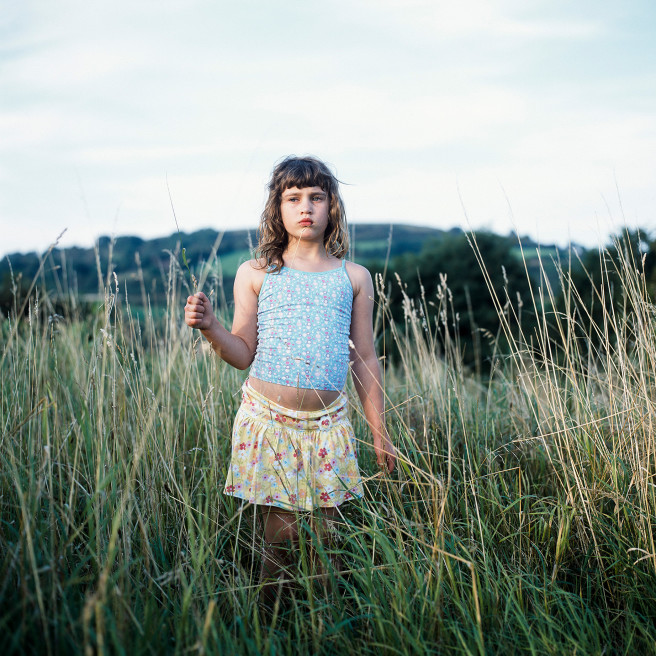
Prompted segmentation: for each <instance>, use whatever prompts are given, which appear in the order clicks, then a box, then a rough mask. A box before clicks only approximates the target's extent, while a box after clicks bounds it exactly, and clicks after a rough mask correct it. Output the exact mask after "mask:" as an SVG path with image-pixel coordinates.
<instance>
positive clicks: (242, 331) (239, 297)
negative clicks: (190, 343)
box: [185, 262, 264, 369]
mask: <svg viewBox="0 0 656 656" xmlns="http://www.w3.org/2000/svg"><path fill="white" fill-rule="evenodd" d="M260 274H261V275H260ZM263 278H264V274H263V272H261V271H259V270H257V269H255V268H254V267H253V266H252V262H245V263H244V264H242V265H241V266H240V267H239V269H238V270H237V275H236V276H235V285H234V297H235V315H234V318H233V321H232V330H231V331H230V332H228V331H227V330H226V329H225V328H224V327H223V326H222V325H221V324H220V323H219V320H218V319H217V318H216V317H215V316H214V312H212V306H211V304H210V300H209V298H207V296H206V295H205V294H203V292H197V293H196V294H194V295H193V296H189V298H187V304H186V305H185V322H186V324H187V325H188V326H191V327H192V328H197V329H198V330H200V331H201V333H202V334H203V337H205V339H206V340H207V341H208V342H209V343H210V344H211V345H212V348H213V349H214V350H215V351H216V353H217V355H218V356H219V357H220V358H221V359H223V360H225V361H226V362H227V363H228V364H230V365H232V366H233V367H236V368H237V369H246V368H247V367H249V366H250V364H251V362H253V358H254V357H255V349H256V348H257V295H258V293H259V288H260V286H261V285H262V279H263ZM258 283H259V284H258Z"/></svg>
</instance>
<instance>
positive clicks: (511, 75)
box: [0, 0, 656, 256]
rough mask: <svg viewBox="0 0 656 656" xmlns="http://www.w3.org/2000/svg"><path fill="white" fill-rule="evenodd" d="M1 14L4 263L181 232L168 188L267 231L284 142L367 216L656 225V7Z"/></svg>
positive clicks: (253, 3)
mask: <svg viewBox="0 0 656 656" xmlns="http://www.w3.org/2000/svg"><path fill="white" fill-rule="evenodd" d="M0 4H1V5H2V11H1V12H0V256H2V255H4V254H6V253H10V252H16V251H22V252H26V251H32V250H44V249H46V248H47V247H48V246H49V245H50V244H51V243H53V242H54V241H55V240H56V239H57V237H58V236H59V235H60V233H62V231H64V230H66V232H65V234H64V235H63V237H61V239H60V242H59V243H60V245H62V246H70V245H79V246H90V245H92V244H93V242H94V240H95V239H96V238H97V237H98V236H100V235H116V236H120V235H138V236H141V237H144V238H151V237H156V236H163V235H168V234H171V233H173V232H174V231H175V230H176V225H175V221H174V218H173V213H172V210H171V202H170V199H169V191H170V195H171V199H172V201H173V206H174V208H175V214H176V216H177V219H178V224H179V227H180V230H182V231H184V232H190V231H193V230H197V229H200V228H205V227H211V228H214V229H217V230H229V229H233V228H245V227H255V226H256V225H257V223H258V219H259V215H260V213H261V210H262V207H263V202H264V198H265V186H266V182H267V180H268V177H269V174H270V172H271V169H272V167H273V165H274V163H275V162H276V161H277V160H279V159H280V158H282V157H283V156H285V155H288V154H292V153H293V154H297V155H305V154H312V155H315V156H318V157H320V158H321V159H323V160H324V161H326V162H328V163H330V164H331V165H332V168H333V170H334V171H335V172H336V174H337V176H338V178H339V179H340V180H341V181H342V182H343V183H344V184H343V186H342V194H343V198H344V201H345V204H346V209H347V216H348V218H349V221H350V222H352V223H355V224H357V223H358V222H382V221H396V222H402V223H408V224H414V225H427V226H433V227H437V228H451V227H454V226H459V227H461V228H463V229H490V230H493V231H495V232H498V233H501V234H506V233H508V232H509V231H511V230H516V231H518V232H519V233H520V234H526V235H529V236H530V237H532V238H534V239H537V240H538V241H540V242H541V243H545V244H547V243H552V242H556V243H559V244H563V245H564V244H566V243H568V242H570V241H573V242H577V243H581V244H584V245H587V246H593V245H596V244H598V243H600V242H601V243H603V242H605V241H606V239H607V238H608V235H609V234H611V233H613V232H616V231H617V230H620V229H621V228H622V227H624V226H627V225H628V226H630V227H634V226H640V227H641V228H643V229H646V230H648V231H650V230H656V202H655V201H656V198H655V196H656V185H655V182H656V3H654V2H653V0H625V1H623V2H621V3H620V2H616V1H613V2H608V1H606V0H594V1H589V0H577V2H571V0H545V1H542V0H534V1H532V0H459V1H458V2H453V0H448V1H446V0H445V1H443V0H322V1H321V2H315V1H313V0H230V1H224V0H174V1H167V0H157V1H153V0H139V2H135V1H134V0H112V1H111V2H107V1H105V0H95V1H94V2H85V1H83V0H77V1H73V0H58V1H57V2H52V1H51V0H0ZM167 186H168V189H167Z"/></svg>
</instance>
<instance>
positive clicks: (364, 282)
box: [348, 263, 396, 472]
mask: <svg viewBox="0 0 656 656" xmlns="http://www.w3.org/2000/svg"><path fill="white" fill-rule="evenodd" d="M348 271H349V273H350V275H351V281H352V283H353V291H354V296H353V310H352V313H351V361H352V362H353V365H352V369H351V374H352V377H353V382H354V384H355V389H356V391H357V393H358V396H359V397H360V403H362V409H363V410H364V416H365V417H366V419H367V423H368V424H369V429H370V430H371V433H372V435H373V438H374V450H375V451H376V460H377V461H378V465H379V466H381V467H386V468H387V471H390V472H391V471H392V470H393V469H394V465H395V462H396V451H395V449H394V446H393V445H392V442H391V440H390V439H389V436H388V434H387V429H386V428H385V414H384V413H385V397H384V393H383V383H382V379H381V375H380V367H379V365H378V358H377V357H376V350H375V348H374V330H373V309H374V286H373V283H372V281H371V275H370V274H369V271H367V269H365V268H364V267H362V266H359V265H357V264H353V263H349V264H348Z"/></svg>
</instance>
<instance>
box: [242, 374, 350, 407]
mask: <svg viewBox="0 0 656 656" xmlns="http://www.w3.org/2000/svg"><path fill="white" fill-rule="evenodd" d="M248 384H249V385H250V386H251V387H252V388H253V389H254V390H255V391H256V392H259V393H260V394H263V395H264V396H266V397H267V399H270V400H271V401H273V402H274V403H278V404H279V405H281V406H283V407H285V408H289V409H290V410H303V411H306V412H308V411H312V410H321V409H323V408H326V407H327V406H329V405H330V404H331V403H332V402H333V401H335V399H337V397H338V396H339V394H340V393H339V392H333V391H331V390H317V389H306V388H303V387H289V386H287V385H279V384H278V383H268V382H266V381H264V380H260V379H259V378H253V377H252V376H251V377H249V379H248Z"/></svg>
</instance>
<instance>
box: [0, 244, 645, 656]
mask: <svg viewBox="0 0 656 656" xmlns="http://www.w3.org/2000/svg"><path fill="white" fill-rule="evenodd" d="M473 248H474V249H475V250H476V243H475V241H474V243H473ZM620 253H621V251H620ZM478 256H479V259H480V265H481V266H482V268H483V269H484V270H485V258H484V254H482V255H481V253H480V252H479V253H478ZM615 266H617V268H618V270H617V271H614V272H612V273H613V276H614V279H615V280H619V283H614V284H620V285H621V290H620V294H619V298H621V299H622V303H620V304H619V305H617V306H616V305H609V304H606V303H604V302H603V301H604V298H603V296H604V294H605V293H606V291H605V289H606V287H605V286H604V285H603V284H602V285H601V286H600V287H599V290H598V294H599V297H598V301H599V304H600V305H601V307H602V308H603V311H602V312H601V314H600V315H599V316H600V317H601V319H598V318H595V319H593V315H592V314H591V313H590V311H589V310H588V307H587V306H588V302H587V300H586V301H585V302H584V298H583V295H582V294H581V292H580V290H577V289H576V288H575V287H574V285H573V284H572V282H571V278H570V277H569V275H568V273H567V270H565V271H564V272H563V273H562V274H561V276H560V279H559V280H558V283H557V286H555V287H554V288H553V289H552V288H551V286H550V284H549V282H548V281H546V279H545V283H544V284H543V286H541V287H537V286H535V285H534V286H533V289H532V293H533V307H532V308H528V307H526V306H525V307H523V308H519V307H517V304H516V303H515V302H514V300H513V298H512V297H511V296H508V297H505V296H500V297H497V296H496V295H495V292H494V288H493V286H492V285H490V293H491V294H492V295H493V300H494V302H495V305H496V307H497V311H498V314H499V318H500V325H501V329H500V332H499V334H496V335H493V334H486V335H484V336H483V337H484V338H485V339H486V340H488V341H489V342H491V343H492V344H493V345H497V348H496V350H494V355H493V357H492V362H491V368H490V370H489V373H487V372H486V374H485V376H482V375H478V376H477V375H476V374H474V373H473V369H472V368H471V367H466V366H464V364H463V362H462V358H461V353H462V348H461V345H460V343H459V340H458V338H457V336H456V335H457V330H456V326H457V323H458V320H459V317H457V316H455V313H454V312H453V311H452V299H451V296H450V291H449V289H448V287H447V284H446V281H443V283H442V285H441V286H440V287H439V289H438V292H437V294H436V295H435V296H434V297H433V298H421V297H420V298H417V299H411V298H408V297H407V295H405V296H404V297H403V304H404V310H405V312H404V316H405V320H404V322H403V323H402V324H400V323H398V322H397V323H396V324H393V323H392V322H391V315H392V308H390V305H389V299H388V286H387V283H383V282H382V281H381V279H380V278H379V279H378V280H377V298H376V303H377V305H376V308H377V310H376V332H377V334H378V335H380V336H381V337H380V339H381V340H382V339H383V336H385V337H384V338H385V339H392V340H394V343H395V344H394V346H395V349H394V351H395V353H397V355H396V357H395V358H394V361H391V358H390V361H389V362H388V361H387V360H386V359H384V360H382V365H383V368H384V386H385V392H386V395H387V398H388V402H387V422H388V429H389V431H390V433H391V435H392V436H393V439H394V442H395V444H396V445H397V448H398V451H399V463H398V467H397V470H396V471H395V472H394V473H393V474H391V475H383V474H381V473H380V472H379V471H378V470H377V467H376V466H375V459H374V457H373V449H372V448H371V447H370V446H369V445H368V441H369V438H368V433H367V429H366V424H365V422H364V420H363V418H362V416H361V413H360V410H359V405H358V404H357V401H356V400H355V399H356V397H355V395H352V399H353V403H352V408H351V413H352V421H353V423H354V427H355V430H356V435H357V437H358V439H359V440H361V442H362V445H361V448H360V454H359V455H360V462H361V468H362V471H363V475H364V476H365V478H366V494H365V497H364V498H363V499H362V500H360V501H355V502H351V503H349V504H348V507H345V508H344V512H343V516H342V518H341V522H340V525H339V527H338V529H337V534H336V535H335V536H334V540H333V542H332V543H331V545H330V546H329V547H323V546H322V545H321V544H319V543H318V542H317V538H316V535H315V534H314V533H313V530H312V525H311V523H310V522H307V521H304V524H303V527H304V528H303V531H302V536H301V543H300V545H299V551H298V562H299V574H298V577H297V581H296V585H295V589H294V591H293V592H292V593H291V594H290V595H289V597H288V598H287V599H285V603H281V604H278V605H276V606H275V607H274V608H273V609H272V610H263V608H262V605H261V603H260V601H259V595H258V593H259V586H258V573H259V565H258V562H259V556H258V552H259V550H260V548H261V538H260V534H259V531H258V530H257V525H256V520H255V515H254V512H253V508H252V507H249V506H248V505H241V504H240V503H239V502H238V501H237V500H236V499H234V498H231V497H227V496H225V495H223V493H222V488H223V484H224V481H225V476H226V470H227V463H228V458H229V452H230V431H231V423H232V418H233V416H234V413H235V411H236V409H237V407H238V404H239V401H240V395H239V388H240V385H241V383H242V381H243V378H244V375H245V374H244V373H243V372H238V371H235V370H232V369H231V368H230V367H228V366H227V365H225V364H224V363H222V362H221V361H219V360H218V359H217V358H216V356H215V355H214V354H213V353H211V352H208V350H207V349H206V348H205V347H204V346H203V344H202V342H201V341H200V340H199V336H198V334H197V333H194V332H193V331H191V330H190V329H188V328H187V327H186V326H185V325H184V323H183V313H182V307H183V305H184V300H183V299H184V298H185V296H186V295H187V293H188V290H189V288H190V285H191V282H190V281H189V279H188V274H187V272H186V271H184V270H183V269H181V268H180V267H179V265H178V264H177V262H176V260H175V259H174V258H172V259H171V264H170V269H169V272H168V290H167V298H166V308H165V311H159V312H158V311H156V310H155V309H154V308H150V307H148V304H147V301H146V303H145V304H141V307H140V310H139V311H137V310H136V308H134V309H133V308H132V307H131V305H130V303H131V302H132V301H133V299H130V298H128V297H126V295H125V290H124V289H122V288H121V287H120V285H119V282H118V279H117V278H115V276H113V275H112V274H111V271H109V272H108V271H104V272H102V281H101V282H102V288H103V290H104V302H102V303H96V304H94V305H93V306H92V312H91V313H89V312H82V311H81V310H80V307H79V302H78V301H77V300H76V298H75V295H74V294H73V293H68V294H67V293H66V290H65V286H64V287H63V288H64V292H65V296H66V302H65V303H63V304H61V303H60V304H59V305H58V306H57V307H55V305H54V304H53V298H52V295H51V294H52V291H51V290H49V289H46V288H44V285H43V284H42V282H40V281H41V280H42V279H43V278H42V277H39V276H37V278H36V279H35V284H34V286H33V289H32V293H31V294H30V295H29V297H28V300H26V301H25V302H24V303H23V302H22V301H20V299H17V300H16V303H15V307H14V309H13V311H12V312H11V313H10V315H9V316H8V317H4V318H2V323H1V325H0V340H1V344H2V349H1V352H0V358H1V360H0V417H1V425H0V430H1V447H0V522H1V529H0V645H1V646H2V653H3V656H9V655H10V654H23V653H43V654H84V655H85V656H86V655H90V654H130V655H133V654H195V653H198V654H223V653H236V654H297V653H301V654H306V653H312V654H335V653H339V654H350V653H358V654H371V653H375V654H424V653H426V654H600V655H601V654H638V653H639V654H648V653H656V545H655V544H654V533H655V528H656V527H655V521H654V518H655V511H656V494H655V485H654V476H655V474H656V467H655V464H654V458H655V457H656V439H655V437H654V427H655V426H654V424H655V422H656V332H655V330H654V315H655V312H654V305H653V304H652V301H651V300H650V298H649V294H648V293H647V290H646V283H645V277H644V275H643V273H642V272H641V266H640V262H636V261H634V260H633V258H632V257H631V255H630V254H629V253H627V254H626V256H625V257H624V258H620V261H619V264H616V265H615ZM215 268H216V267H214V268H213V267H211V266H210V267H208V268H207V271H209V270H214V269H215ZM196 273H197V275H198V284H199V285H201V287H202V288H203V289H204V290H209V289H210V288H212V287H213V284H214V283H213V281H212V280H211V279H207V277H206V274H204V273H203V270H199V271H197V272H196ZM609 273H610V272H609ZM389 284H392V285H397V284H401V285H402V284H403V283H402V281H401V282H400V283H399V282H397V281H395V280H392V281H391V282H390V283H389ZM561 293H562V295H563V297H564V299H565V303H564V310H562V311H558V312H554V311H552V310H550V309H549V308H551V307H554V302H553V301H554V296H555V295H556V294H561ZM216 297H217V295H216V294H214V295H213V298H216ZM60 300H61V297H60ZM58 308H59V309H58ZM61 308H63V309H61ZM217 311H221V312H222V313H223V317H224V319H225V320H226V321H229V317H228V316H227V314H226V311H225V308H224V307H223V306H222V307H220V308H219V309H218V310H217ZM528 311H531V312H533V314H534V315H535V316H537V319H538V320H537V322H535V323H534V324H532V327H531V330H530V332H528V331H527V332H524V331H523V329H522V321H521V315H522V312H523V313H524V314H526V313H527V312H528ZM598 314H599V313H597V314H595V317H597V316H598ZM535 326H537V327H535ZM379 346H380V348H381V352H383V348H384V347H385V352H387V351H388V350H389V349H387V348H386V347H387V346H389V345H384V344H379ZM313 550H314V551H316V552H317V553H318V555H319V557H320V559H321V560H322V561H323V562H324V568H325V571H328V572H329V581H328V582H326V580H325V578H322V577H319V576H317V575H316V574H314V573H313V572H314V571H315V570H313V569H312V567H311V562H310V560H311V559H310V558H309V557H308V554H309V553H310V552H312V551H313ZM336 555H339V556H340V557H341V559H340V560H341V567H342V570H341V571H339V572H336V571H335V569H334V567H333V563H334V562H336V559H335V558H334V556H336Z"/></svg>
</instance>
